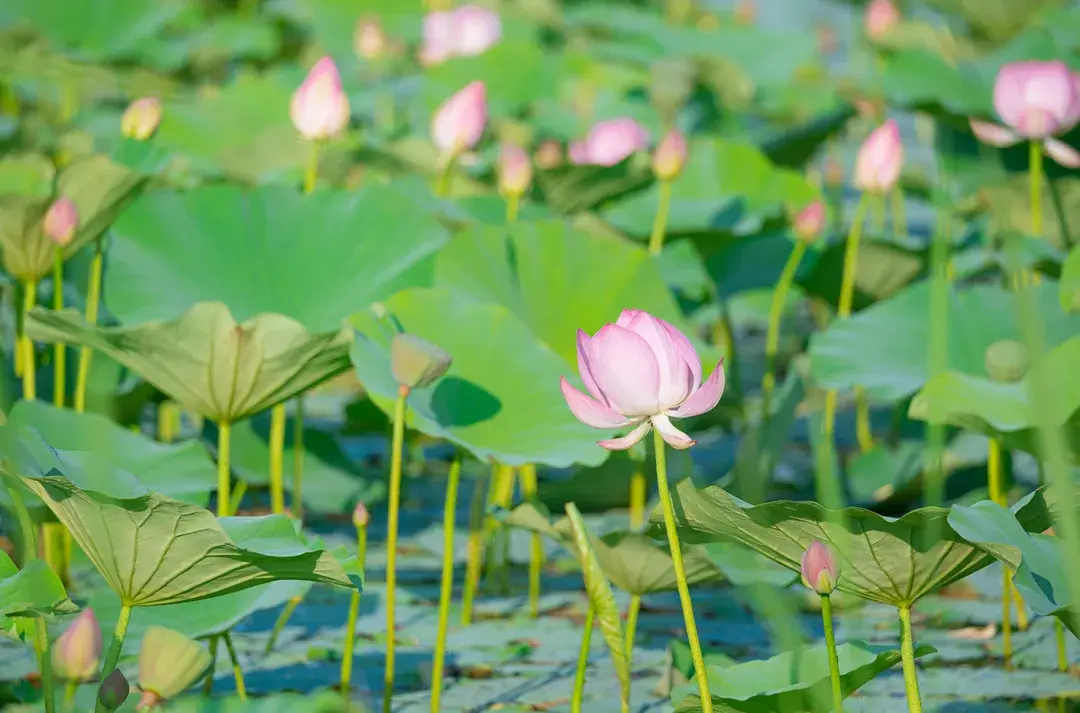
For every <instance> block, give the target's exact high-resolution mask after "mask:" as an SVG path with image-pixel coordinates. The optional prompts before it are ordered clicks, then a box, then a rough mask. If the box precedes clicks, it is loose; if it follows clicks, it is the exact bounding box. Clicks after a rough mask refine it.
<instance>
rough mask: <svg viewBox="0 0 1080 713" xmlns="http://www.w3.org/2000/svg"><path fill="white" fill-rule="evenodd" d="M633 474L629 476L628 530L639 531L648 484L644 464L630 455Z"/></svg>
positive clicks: (638, 458) (643, 514)
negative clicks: (632, 463) (632, 462)
mask: <svg viewBox="0 0 1080 713" xmlns="http://www.w3.org/2000/svg"><path fill="white" fill-rule="evenodd" d="M630 459H631V460H632V461H634V472H633V473H631V474H630V528H631V529H633V530H637V529H640V528H641V526H642V525H644V524H645V506H646V504H647V501H648V498H649V493H648V490H649V484H648V482H647V481H646V479H645V464H644V463H642V462H641V458H640V457H635V456H634V455H633V454H631V456H630Z"/></svg>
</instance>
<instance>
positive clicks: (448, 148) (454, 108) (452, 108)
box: [431, 82, 487, 156]
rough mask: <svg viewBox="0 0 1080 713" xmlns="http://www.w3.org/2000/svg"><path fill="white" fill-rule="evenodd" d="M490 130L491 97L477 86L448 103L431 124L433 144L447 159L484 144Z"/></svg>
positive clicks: (468, 88) (482, 87)
mask: <svg viewBox="0 0 1080 713" xmlns="http://www.w3.org/2000/svg"><path fill="white" fill-rule="evenodd" d="M486 126H487V94H486V92H485V91H484V83H483V82H473V83H472V84H470V85H468V86H467V87H465V88H464V89H462V90H461V91H460V92H458V93H457V94H455V95H454V96H452V97H450V98H449V99H447V100H446V101H445V102H444V103H443V105H442V106H441V107H439V110H438V111H437V112H435V116H434V118H433V119H432V120H431V140H432V141H433V142H434V143H435V146H436V147H438V149H439V151H441V152H442V154H443V155H444V156H456V155H458V154H460V153H461V152H462V151H467V150H469V149H471V148H472V147H474V146H476V144H477V143H479V142H480V137H481V136H483V135H484V128H485V127H486Z"/></svg>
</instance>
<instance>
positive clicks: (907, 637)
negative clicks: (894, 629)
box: [900, 604, 922, 713]
mask: <svg viewBox="0 0 1080 713" xmlns="http://www.w3.org/2000/svg"><path fill="white" fill-rule="evenodd" d="M900 661H901V665H902V667H903V669H904V691H905V692H906V693H907V704H908V713H922V697H921V696H920V695H919V674H918V672H917V671H916V670H915V637H914V636H913V635H912V633H911V605H910V604H905V605H903V606H901V607H900Z"/></svg>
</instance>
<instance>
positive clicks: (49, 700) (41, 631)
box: [32, 617, 56, 713]
mask: <svg viewBox="0 0 1080 713" xmlns="http://www.w3.org/2000/svg"><path fill="white" fill-rule="evenodd" d="M32 622H33V623H32V626H33V627H34V652H35V653H36V654H37V659H38V670H39V671H40V672H41V693H42V697H43V698H44V703H45V713H56V696H55V692H54V690H53V670H52V654H51V653H49V628H48V626H46V624H45V619H44V618H42V617H38V618H37V619H33V620H32Z"/></svg>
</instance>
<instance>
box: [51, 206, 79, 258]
mask: <svg viewBox="0 0 1080 713" xmlns="http://www.w3.org/2000/svg"><path fill="white" fill-rule="evenodd" d="M78 227H79V209H78V208H76V207H75V203H74V201H72V200H71V199H70V198H66V197H64V198H58V199H56V200H55V201H53V203H52V205H50V206H49V209H48V210H47V211H45V220H44V224H43V226H42V229H43V230H44V231H45V235H46V236H47V237H48V238H50V239H51V240H52V241H53V242H55V243H56V244H57V245H59V246H60V247H64V246H65V245H67V244H68V243H70V242H71V240H72V238H74V237H75V231H76V230H77V229H78Z"/></svg>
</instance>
